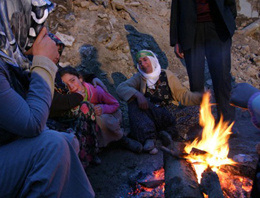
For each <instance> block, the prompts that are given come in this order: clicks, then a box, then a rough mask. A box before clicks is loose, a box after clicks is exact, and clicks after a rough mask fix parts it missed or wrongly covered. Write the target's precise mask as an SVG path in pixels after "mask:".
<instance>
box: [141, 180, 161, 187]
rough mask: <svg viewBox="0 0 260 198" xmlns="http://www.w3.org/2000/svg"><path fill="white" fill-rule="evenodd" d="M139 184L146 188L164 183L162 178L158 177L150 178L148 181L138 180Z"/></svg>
mask: <svg viewBox="0 0 260 198" xmlns="http://www.w3.org/2000/svg"><path fill="white" fill-rule="evenodd" d="M138 183H139V184H141V185H143V186H145V187H147V188H155V187H157V186H159V185H161V184H162V183H164V179H158V180H150V181H140V182H138Z"/></svg>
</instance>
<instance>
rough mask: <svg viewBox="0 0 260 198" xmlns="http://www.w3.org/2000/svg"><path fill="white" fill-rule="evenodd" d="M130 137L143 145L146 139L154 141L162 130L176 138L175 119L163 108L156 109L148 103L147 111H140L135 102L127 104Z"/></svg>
mask: <svg viewBox="0 0 260 198" xmlns="http://www.w3.org/2000/svg"><path fill="white" fill-rule="evenodd" d="M128 114H129V124H130V128H131V133H130V136H131V137H132V138H134V139H136V140H137V141H139V142H141V143H144V141H145V140H147V139H155V138H157V136H158V135H159V134H158V133H159V132H160V131H162V130H165V131H167V132H169V134H171V135H172V136H173V137H175V136H176V129H175V118H174V116H172V115H171V114H170V113H169V112H168V111H167V109H166V108H165V107H157V106H155V105H153V104H152V103H150V102H149V109H147V110H141V109H140V108H139V107H138V104H137V101H136V100H134V101H132V102H130V103H128Z"/></svg>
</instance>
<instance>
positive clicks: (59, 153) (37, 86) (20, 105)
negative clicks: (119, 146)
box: [0, 0, 95, 198]
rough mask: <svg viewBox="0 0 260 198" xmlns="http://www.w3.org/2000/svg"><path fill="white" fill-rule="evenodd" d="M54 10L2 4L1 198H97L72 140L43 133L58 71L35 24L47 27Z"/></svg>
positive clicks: (15, 1)
mask: <svg viewBox="0 0 260 198" xmlns="http://www.w3.org/2000/svg"><path fill="white" fill-rule="evenodd" d="M52 5H53V4H52V3H51V2H50V1H49V0H48V1H44V0H42V1H39V0H27V1H19V0H2V1H1V4H0V9H1V12H0V16H1V17H0V18H1V20H0V32H1V36H0V37H1V39H0V82H1V83H0V156H1V160H0V167H1V171H0V186H1V193H0V197H63V198H70V197H78V198H81V197H82V198H83V197H89V198H92V197H95V194H94V191H93V189H92V186H91V184H90V182H89V180H88V178H87V175H86V173H85V171H84V169H83V167H82V165H81V163H80V161H79V158H78V156H77V151H78V149H79V148H78V141H77V139H76V138H75V135H74V134H68V133H60V132H56V131H54V130H49V129H48V128H47V127H46V121H47V118H48V114H49V108H50V105H51V101H52V96H53V91H54V78H55V73H56V71H57V66H56V65H55V64H54V63H53V61H52V60H54V59H55V58H59V53H58V49H57V47H56V44H55V43H54V42H53V41H52V40H51V39H50V37H49V36H48V32H47V29H46V28H45V27H42V26H43V24H37V22H44V21H45V19H46V17H47V15H48V13H49V10H50V9H51V7H52ZM35 10H37V12H35ZM42 13H45V14H44V17H43V18H42V16H41V15H40V14H42ZM39 15H40V16H39ZM21 23H22V24H21ZM35 38H36V40H35ZM31 44H32V45H31ZM25 54H28V55H29V54H30V55H33V61H32V62H30V61H29V59H27V57H26V55H25ZM25 69H29V71H28V72H27V71H24V70H25Z"/></svg>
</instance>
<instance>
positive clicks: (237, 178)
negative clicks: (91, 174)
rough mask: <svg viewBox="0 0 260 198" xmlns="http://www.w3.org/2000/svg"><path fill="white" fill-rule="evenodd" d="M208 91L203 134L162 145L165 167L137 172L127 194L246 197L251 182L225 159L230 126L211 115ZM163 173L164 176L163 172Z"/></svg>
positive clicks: (202, 114)
mask: <svg viewBox="0 0 260 198" xmlns="http://www.w3.org/2000/svg"><path fill="white" fill-rule="evenodd" d="M209 101H210V94H209V93H206V94H205V95H204V97H203V101H202V104H201V109H200V125H201V126H202V128H203V130H202V135H201V137H200V138H199V137H198V138H196V139H195V140H194V141H193V142H191V143H182V142H173V141H172V142H171V143H170V145H168V146H167V147H165V146H162V147H161V150H162V151H163V157H164V168H162V169H160V170H157V171H154V172H153V173H152V174H147V173H139V174H138V176H137V177H136V178H135V179H134V180H133V182H132V186H134V187H133V191H132V192H131V193H129V197H135V198H141V197H160V198H161V197H165V198H176V197H180V198H183V197H189V198H193V197H194V198H200V197H201V198H203V197H208V198H222V197H223V198H224V197H225V198H238V197H239V198H242V197H243V198H247V197H248V198H249V197H250V192H251V190H252V185H253V182H252V180H251V179H249V178H247V177H244V176H241V175H242V174H241V173H240V172H239V171H238V169H239V166H240V164H239V163H237V162H235V161H233V160H232V159H230V158H228V153H229V145H228V140H229V136H230V135H231V133H232V132H231V128H232V126H233V124H234V123H231V124H230V125H229V124H228V123H225V122H224V121H223V119H222V118H221V119H220V121H219V122H218V124H216V123H215V119H214V117H213V115H212V114H211V105H210V103H209ZM163 174H164V175H163Z"/></svg>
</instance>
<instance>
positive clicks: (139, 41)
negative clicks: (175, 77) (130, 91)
mask: <svg viewBox="0 0 260 198" xmlns="http://www.w3.org/2000/svg"><path fill="white" fill-rule="evenodd" d="M125 29H126V30H127V31H128V32H129V34H128V35H127V36H126V37H127V40H128V44H129V47H130V51H131V55H132V58H133V61H134V65H136V60H135V55H136V53H137V52H138V51H140V50H142V49H147V50H151V51H153V52H154V53H155V54H156V55H157V57H158V60H159V63H160V65H161V67H162V69H166V68H167V67H168V59H167V57H166V55H165V53H164V52H163V51H162V50H161V48H160V47H159V45H158V44H157V43H156V41H155V39H154V38H153V37H152V36H151V35H149V34H144V33H140V32H138V31H137V30H136V29H135V28H134V27H133V26H132V25H125Z"/></svg>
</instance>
